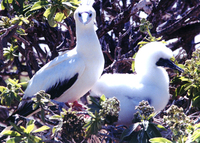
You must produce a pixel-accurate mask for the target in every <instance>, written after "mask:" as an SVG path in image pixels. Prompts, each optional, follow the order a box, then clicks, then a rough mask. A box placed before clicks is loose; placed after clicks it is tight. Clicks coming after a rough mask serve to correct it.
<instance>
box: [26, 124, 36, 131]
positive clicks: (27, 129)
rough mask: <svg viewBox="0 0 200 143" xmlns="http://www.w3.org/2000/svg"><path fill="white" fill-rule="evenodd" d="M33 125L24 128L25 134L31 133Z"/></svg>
mask: <svg viewBox="0 0 200 143" xmlns="http://www.w3.org/2000/svg"><path fill="white" fill-rule="evenodd" d="M34 127H35V125H34V124H30V125H28V126H27V127H26V133H31V131H32V130H33V129H34Z"/></svg>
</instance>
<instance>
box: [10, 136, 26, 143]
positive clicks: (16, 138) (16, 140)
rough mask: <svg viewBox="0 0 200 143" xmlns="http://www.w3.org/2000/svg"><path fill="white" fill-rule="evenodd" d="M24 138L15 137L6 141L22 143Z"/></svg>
mask: <svg viewBox="0 0 200 143" xmlns="http://www.w3.org/2000/svg"><path fill="white" fill-rule="evenodd" d="M22 140H23V138H21V137H13V138H10V139H8V140H7V141H6V143H20V142H21V141H22Z"/></svg>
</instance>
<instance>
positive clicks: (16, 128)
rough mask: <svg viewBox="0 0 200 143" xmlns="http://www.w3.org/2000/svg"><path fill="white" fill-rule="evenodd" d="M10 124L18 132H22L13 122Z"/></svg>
mask: <svg viewBox="0 0 200 143" xmlns="http://www.w3.org/2000/svg"><path fill="white" fill-rule="evenodd" d="M10 124H11V125H12V126H13V127H14V128H15V130H17V131H18V132H19V133H21V132H23V129H22V128H20V127H18V126H17V125H15V124H14V123H12V122H10Z"/></svg>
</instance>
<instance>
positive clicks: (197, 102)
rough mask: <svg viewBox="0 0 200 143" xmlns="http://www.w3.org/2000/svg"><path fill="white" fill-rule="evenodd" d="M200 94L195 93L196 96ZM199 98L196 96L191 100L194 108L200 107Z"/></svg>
mask: <svg viewBox="0 0 200 143" xmlns="http://www.w3.org/2000/svg"><path fill="white" fill-rule="evenodd" d="M199 94H200V92H198V93H197V95H199ZM199 103H200V96H197V97H195V98H193V102H192V105H193V106H195V107H200V104H199Z"/></svg>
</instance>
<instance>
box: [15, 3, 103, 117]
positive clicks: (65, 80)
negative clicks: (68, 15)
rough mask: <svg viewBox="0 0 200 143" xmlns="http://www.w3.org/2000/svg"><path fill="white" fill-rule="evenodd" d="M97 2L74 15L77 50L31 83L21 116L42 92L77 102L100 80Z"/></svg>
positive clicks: (48, 67)
mask: <svg viewBox="0 0 200 143" xmlns="http://www.w3.org/2000/svg"><path fill="white" fill-rule="evenodd" d="M92 4H93V1H85V3H84V2H82V4H81V5H80V6H79V7H78V8H77V9H76V11H75V12H74V19H75V22H76V38H77V45H76V47H75V48H74V49H73V50H71V51H68V52H67V53H65V54H63V55H60V56H58V57H56V58H55V59H54V60H52V61H50V62H49V63H47V64H46V65H44V66H43V67H42V68H41V69H40V70H39V71H38V72H36V74H35V75H34V76H33V77H32V78H31V80H30V81H29V84H28V87H27V89H26V90H25V92H24V96H23V100H22V102H21V103H20V104H19V107H18V110H17V112H16V113H17V114H20V115H23V116H27V115H29V114H30V113H31V112H33V111H32V104H33V101H31V100H29V101H27V100H26V99H27V98H31V97H33V96H34V94H36V93H37V92H38V91H40V90H44V91H45V92H47V93H49V94H50V95H51V98H52V99H54V100H56V101H59V102H73V101H75V100H77V99H79V98H80V97H81V96H83V95H84V94H85V93H87V92H88V91H89V90H90V89H91V87H92V86H93V84H94V83H95V82H96V81H97V80H98V79H99V77H100V76H101V74H102V72H103V68H104V57H103V53H102V50H101V45H100V43H99V40H98V37H97V35H96V31H95V29H94V21H95V18H96V12H95V10H94V9H93V7H92Z"/></svg>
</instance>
